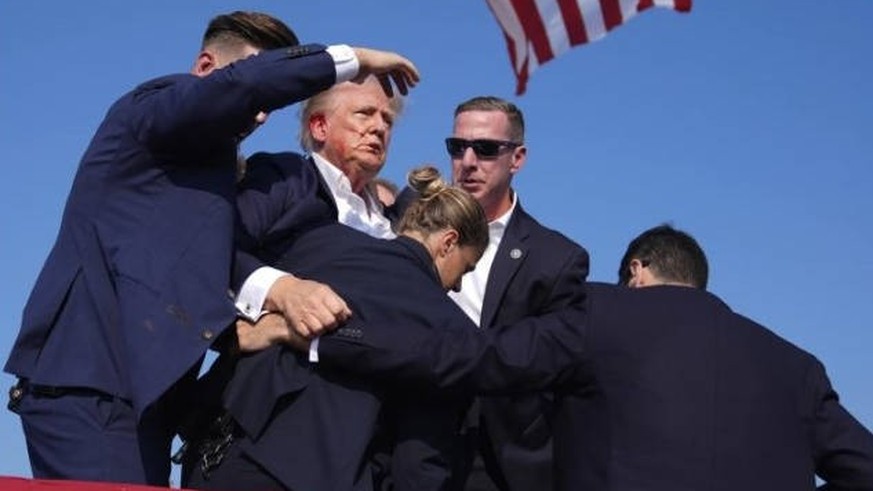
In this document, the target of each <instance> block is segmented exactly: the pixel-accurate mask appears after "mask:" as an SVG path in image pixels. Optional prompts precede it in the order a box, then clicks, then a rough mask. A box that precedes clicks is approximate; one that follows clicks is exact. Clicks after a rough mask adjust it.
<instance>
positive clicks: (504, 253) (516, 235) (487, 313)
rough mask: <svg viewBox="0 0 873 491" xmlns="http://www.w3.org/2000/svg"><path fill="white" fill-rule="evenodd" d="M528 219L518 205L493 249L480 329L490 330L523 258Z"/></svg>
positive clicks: (525, 253) (525, 250) (528, 233)
mask: <svg viewBox="0 0 873 491" xmlns="http://www.w3.org/2000/svg"><path fill="white" fill-rule="evenodd" d="M529 223H530V217H529V216H528V214H527V213H525V211H524V210H523V209H522V207H521V203H518V204H517V205H516V207H515V211H514V212H513V214H512V216H511V217H510V218H509V223H507V224H506V232H504V234H503V239H502V240H501V241H500V245H499V246H498V247H497V254H496V255H495V256H494V262H493V263H492V264H491V271H490V272H489V273H488V284H487V285H486V286H485V298H484V299H483V300H482V318H481V319H480V321H479V325H480V326H481V327H491V325H492V324H493V323H494V319H495V317H496V315H497V309H498V308H499V307H500V303H501V301H502V300H503V296H504V294H505V293H506V289H507V288H508V287H509V283H510V282H511V281H512V278H513V277H514V276H515V273H516V272H517V271H518V268H520V267H521V264H522V263H523V262H524V260H525V259H526V258H527V254H528V252H529V245H527V244H526V242H527V237H528V235H530V228H529V226H528V225H529Z"/></svg>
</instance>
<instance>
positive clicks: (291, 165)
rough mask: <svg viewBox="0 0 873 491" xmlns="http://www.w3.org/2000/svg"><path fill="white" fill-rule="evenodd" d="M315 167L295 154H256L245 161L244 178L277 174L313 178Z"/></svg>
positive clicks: (304, 158)
mask: <svg viewBox="0 0 873 491" xmlns="http://www.w3.org/2000/svg"><path fill="white" fill-rule="evenodd" d="M316 173H317V170H316V169H315V166H314V165H312V163H311V162H310V161H309V159H307V158H306V157H305V156H303V155H301V154H299V153H296V152H279V153H269V152H258V153H255V154H253V155H251V156H250V157H249V158H247V159H246V177H248V176H249V175H250V174H253V175H264V174H278V175H280V176H282V177H295V176H314V175H315V174H316Z"/></svg>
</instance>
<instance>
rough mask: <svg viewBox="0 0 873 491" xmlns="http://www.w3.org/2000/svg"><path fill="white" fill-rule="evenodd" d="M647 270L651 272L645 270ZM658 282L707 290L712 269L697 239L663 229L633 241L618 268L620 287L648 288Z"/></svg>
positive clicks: (654, 230)
mask: <svg viewBox="0 0 873 491" xmlns="http://www.w3.org/2000/svg"><path fill="white" fill-rule="evenodd" d="M653 261H656V262H653ZM647 267H648V268H649V269H645V268H647ZM658 278H660V279H661V281H662V282H671V283H678V284H685V285H691V286H693V287H694V288H700V289H701V290H705V289H706V283H707V280H708V279H709V265H708V264H707V263H706V255H704V253H703V249H701V248H700V246H699V245H698V244H697V241H696V240H694V237H691V236H690V235H688V234H686V233H685V232H681V231H679V230H675V229H673V228H672V227H670V226H669V225H661V226H658V227H655V228H652V229H649V230H646V231H645V232H643V233H642V234H641V235H640V236H639V237H637V238H635V239H634V240H633V241H631V243H630V245H628V247H627V251H626V252H625V253H624V257H622V258H621V265H620V266H619V268H618V279H619V283H620V284H622V285H626V286H630V287H640V286H648V285H649V284H650V283H652V282H654V281H658Z"/></svg>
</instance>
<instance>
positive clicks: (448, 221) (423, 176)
mask: <svg viewBox="0 0 873 491" xmlns="http://www.w3.org/2000/svg"><path fill="white" fill-rule="evenodd" d="M408 181H409V186H410V187H411V188H412V189H414V190H415V191H417V192H418V199H416V200H415V201H413V202H412V204H410V205H409V208H407V209H406V212H405V213H404V214H403V218H402V219H401V221H400V225H399V226H398V231H399V233H401V234H403V233H404V232H418V233H420V234H422V235H425V236H427V235H430V234H431V233H434V232H438V231H440V230H444V229H447V228H451V229H454V230H456V231H457V232H458V245H459V246H466V245H470V246H473V247H475V248H476V250H477V251H478V252H479V253H480V254H481V253H482V252H483V251H485V247H487V246H488V219H487V218H485V212H484V211H483V210H482V206H481V205H479V202H478V201H476V199H475V198H474V197H473V196H472V195H470V193H468V192H466V191H464V190H463V189H461V188H459V187H455V186H450V185H449V184H448V183H446V182H445V181H444V180H443V179H442V178H441V177H440V172H439V171H438V170H437V169H436V168H435V167H433V166H429V165H426V166H422V167H419V168H417V169H414V170H412V172H410V173H409V176H408Z"/></svg>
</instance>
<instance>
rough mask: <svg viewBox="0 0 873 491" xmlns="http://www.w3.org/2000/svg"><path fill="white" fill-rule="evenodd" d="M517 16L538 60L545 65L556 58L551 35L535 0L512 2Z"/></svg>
mask: <svg viewBox="0 0 873 491" xmlns="http://www.w3.org/2000/svg"><path fill="white" fill-rule="evenodd" d="M511 2H512V8H513V10H515V15H516V17H518V20H519V21H521V27H522V29H524V34H525V35H526V36H527V38H528V40H530V42H531V44H533V48H534V52H535V53H536V55H537V60H538V61H539V62H540V64H543V63H545V62H547V61H549V60H551V59H552V58H554V57H555V55H554V53H552V45H551V44H549V35H548V34H547V33H546V26H545V24H543V19H542V17H540V12H539V10H537V6H536V4H535V3H534V1H533V0H511Z"/></svg>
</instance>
